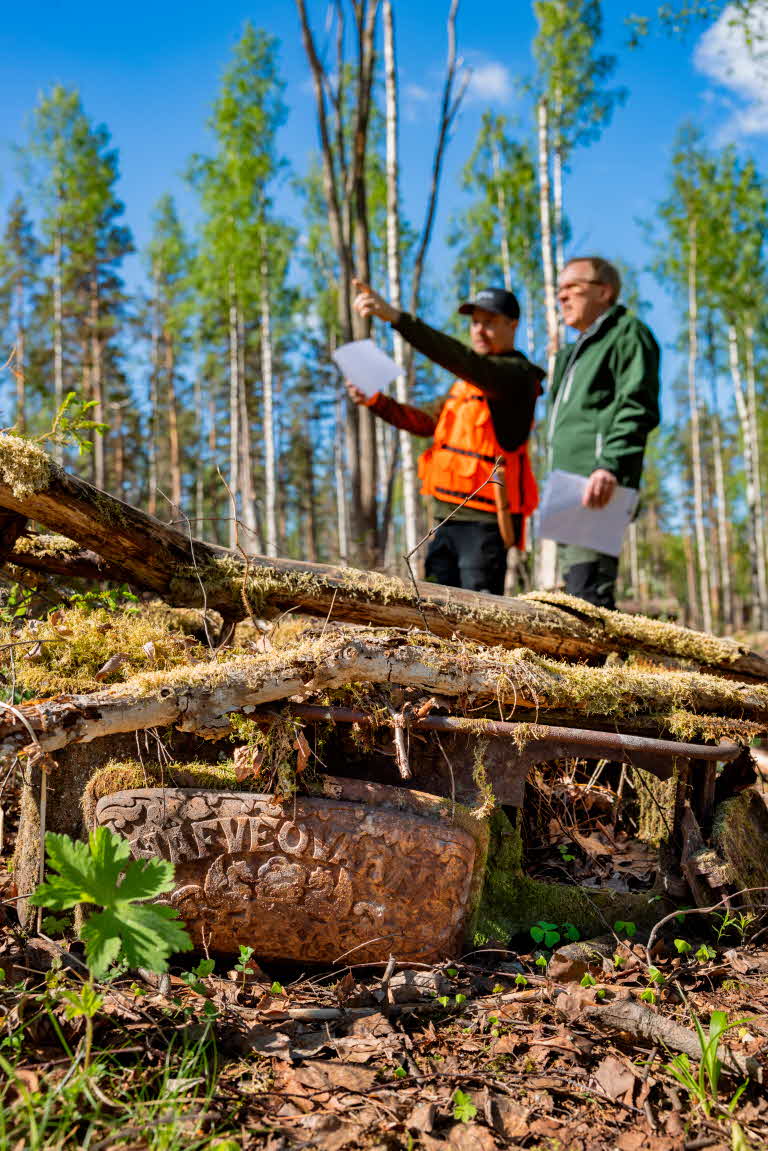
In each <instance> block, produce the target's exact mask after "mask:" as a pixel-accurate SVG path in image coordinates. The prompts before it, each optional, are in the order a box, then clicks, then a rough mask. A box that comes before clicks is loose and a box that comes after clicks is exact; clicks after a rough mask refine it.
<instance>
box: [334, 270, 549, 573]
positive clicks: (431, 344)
mask: <svg viewBox="0 0 768 1151" xmlns="http://www.w3.org/2000/svg"><path fill="white" fill-rule="evenodd" d="M354 286H355V289H356V291H357V295H356V297H355V302H354V306H355V309H356V311H357V312H359V313H360V315H361V316H378V317H379V319H381V320H386V321H387V322H388V323H390V324H391V325H392V326H393V327H394V328H395V329H396V330H397V331H398V332H399V333H400V335H401V336H402V337H403V339H405V340H407V341H408V343H409V344H411V345H412V346H413V347H414V348H415V349H416V350H417V351H419V352H421V353H422V354H423V355H425V356H427V357H428V358H429V359H430V360H432V361H433V362H434V363H436V364H439V365H440V367H442V368H446V369H447V370H448V371H449V372H452V373H453V374H454V375H455V376H456V377H457V379H456V381H455V383H454V384H453V386H452V388H451V390H450V392H449V393H448V396H447V397H446V399H445V401H444V403H443V405H442V408H441V409H440V412H439V415H438V416H436V417H435V416H433V415H430V413H429V412H425V411H421V410H420V409H418V408H413V407H411V406H410V405H408V404H400V403H398V402H397V401H396V400H394V399H392V397H391V396H386V395H384V394H383V393H382V392H377V393H376V394H375V395H374V396H372V397H368V396H365V395H364V394H363V393H362V392H361V391H359V390H358V389H357V388H355V387H353V386H352V385H351V384H350V383H347V388H348V390H349V393H350V395H351V396H352V398H353V399H354V401H355V403H358V404H364V405H366V406H367V407H369V408H370V409H371V410H372V411H373V412H374V413H375V414H376V415H377V416H380V417H381V418H382V419H384V420H386V421H387V423H390V424H393V425H394V426H395V427H396V428H402V429H404V430H405V431H408V432H411V433H412V434H413V435H416V436H434V441H433V444H432V446H431V447H430V448H428V449H427V451H426V452H424V454H423V455H422V456H421V459H420V460H419V476H420V478H421V480H422V492H423V493H424V494H425V495H428V496H430V497H431V498H432V505H433V515H434V518H435V521H436V523H438V524H440V525H441V526H440V527H439V528H438V529H437V531H436V532H435V534H434V535H433V536H432V539H431V541H430V544H429V549H428V551H427V556H426V562H425V574H426V578H427V579H428V580H432V581H433V582H435V583H442V584H448V585H449V586H450V587H464V588H470V589H472V590H474V591H489V592H493V593H494V594H495V595H503V593H504V577H505V574H506V567H507V550H508V548H509V547H511V546H513V545H514V546H515V547H518V548H521V549H522V548H523V547H524V546H525V520H526V517H527V516H529V515H530V514H531V512H532V511H533V510H534V508H535V507H536V506H537V503H538V495H537V491H536V481H535V479H534V477H533V472H532V470H531V465H530V461H529V459H528V448H527V441H528V436H529V435H530V431H531V426H532V424H533V412H534V408H535V406H536V399H537V397H538V396H539V395H540V394H541V391H542V388H541V380H542V379H543V376H544V372H543V371H542V370H541V368H539V367H537V366H536V365H535V364H532V363H530V361H529V360H527V359H526V357H525V356H524V355H523V353H522V352H520V351H518V350H517V349H516V348H515V333H516V331H517V324H518V320H519V317H520V306H519V304H518V302H517V300H516V298H515V296H514V295H513V294H512V292H507V291H505V290H504V289H503V288H484V289H483V290H482V291H480V292H477V293H476V295H475V297H474V299H472V300H469V301H467V302H466V303H464V304H462V305H461V307H460V308H459V312H460V313H461V314H462V315H469V316H471V317H472V319H471V324H470V342H471V347H467V345H466V344H463V343H462V342H461V341H460V340H456V339H454V338H453V337H452V336H447V335H446V334H445V333H444V332H438V331H436V330H435V329H434V328H430V327H429V325H428V324H425V323H423V322H422V321H421V320H418V319H416V318H415V317H413V316H409V315H408V313H407V312H400V311H398V310H397V308H393V307H392V305H391V304H389V303H388V302H387V301H386V300H385V299H383V298H382V297H381V296H379V295H378V294H377V293H376V292H374V291H373V290H372V289H371V288H370V287H369V286H368V285H367V284H363V283H362V282H361V281H359V280H355V281H354ZM499 461H501V463H500V464H499ZM447 516H450V517H451V518H450V519H449V520H448V522H446V523H444V522H443V521H444V520H445V519H446V517H447Z"/></svg>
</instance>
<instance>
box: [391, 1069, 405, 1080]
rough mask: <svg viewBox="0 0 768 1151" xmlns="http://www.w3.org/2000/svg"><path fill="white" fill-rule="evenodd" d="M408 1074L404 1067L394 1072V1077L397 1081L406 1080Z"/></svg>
mask: <svg viewBox="0 0 768 1151" xmlns="http://www.w3.org/2000/svg"><path fill="white" fill-rule="evenodd" d="M407 1074H408V1072H407V1071H406V1070H405V1068H404V1067H396V1068H395V1070H394V1071H393V1072H392V1075H393V1076H394V1078H395V1079H405V1077H406V1075H407Z"/></svg>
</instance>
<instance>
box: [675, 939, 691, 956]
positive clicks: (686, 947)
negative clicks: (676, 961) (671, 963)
mask: <svg viewBox="0 0 768 1151" xmlns="http://www.w3.org/2000/svg"><path fill="white" fill-rule="evenodd" d="M674 944H675V950H676V951H677V954H678V955H687V954H688V952H689V951H692V950H693V949H692V947H691V944H690V943H689V942H688V940H687V939H676V940H675V941H674Z"/></svg>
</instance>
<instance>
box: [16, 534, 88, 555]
mask: <svg viewBox="0 0 768 1151" xmlns="http://www.w3.org/2000/svg"><path fill="white" fill-rule="evenodd" d="M13 550H14V551H15V552H18V553H19V555H34V556H41V557H45V556H57V555H58V556H61V555H74V554H76V553H77V552H79V551H80V545H79V544H77V543H75V541H74V540H70V539H67V537H66V536H60V535H55V534H54V535H33V536H20V537H19V539H17V540H16V543H15V544H14V545H13Z"/></svg>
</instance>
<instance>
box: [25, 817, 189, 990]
mask: <svg viewBox="0 0 768 1151" xmlns="http://www.w3.org/2000/svg"><path fill="white" fill-rule="evenodd" d="M45 847H46V853H47V858H48V867H49V868H50V869H52V870H53V871H54V872H55V873H57V874H54V875H52V876H50V878H49V879H48V882H47V883H42V884H40V885H39V886H38V887H37V888H36V889H35V891H34V893H33V894H32V896H31V902H32V903H33V904H34V905H35V906H37V907H46V908H50V909H51V910H53V911H64V910H68V909H69V908H72V907H77V906H87V905H89V904H95V905H96V906H97V907H100V908H102V910H101V911H97V912H95V913H93V914H91V915H90V916H89V917H88V919H87V920H86V921H85V924H84V926H83V927H82V929H81V932H80V935H81V938H82V939H83V940H84V941H85V954H86V960H87V963H88V967H89V969H90V971H91V974H92V976H93V977H94V978H96V979H101V978H103V976H104V975H106V973H107V970H108V968H109V966H110V964H112V963H114V962H115V960H116V959H117V958H118V956H119V955H120V954H121V953H122V955H123V956H124V957H125V960H126V961H127V962H128V964H129V965H130V966H131V967H146V968H147V969H148V970H149V971H156V972H162V971H166V970H167V969H168V958H169V956H171V955H172V954H173V953H174V952H177V951H189V950H190V949H191V947H192V941H191V940H190V938H189V936H188V935H187V932H186V931H185V930H184V927H183V925H182V924H181V923H179V922H178V912H177V911H176V910H175V908H172V907H167V906H163V905H157V904H155V905H149V906H148V905H146V903H145V901H146V900H147V899H152V898H153V897H156V896H158V895H162V894H163V893H164V892H167V891H170V890H171V889H172V887H173V872H174V868H173V864H172V863H169V862H167V861H166V860H161V859H142V860H131V849H130V845H129V843H128V842H127V840H125V839H122V838H121V837H120V836H118V835H115V834H114V833H113V832H112V831H110V830H109V829H108V828H106V827H97V828H96V830H95V831H93V832H91V835H90V836H89V840H88V843H87V844H86V843H80V842H75V841H73V840H72V839H70V837H69V836H68V835H57V834H55V833H53V832H48V834H47V835H46V837H45ZM129 861H130V862H129Z"/></svg>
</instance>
